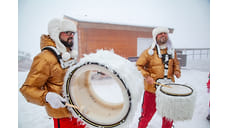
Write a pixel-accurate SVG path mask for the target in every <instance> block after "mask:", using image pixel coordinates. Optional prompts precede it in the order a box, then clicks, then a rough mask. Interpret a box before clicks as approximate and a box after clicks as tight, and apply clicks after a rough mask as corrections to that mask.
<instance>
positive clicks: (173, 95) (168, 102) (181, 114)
mask: <svg viewBox="0 0 228 128" xmlns="http://www.w3.org/2000/svg"><path fill="white" fill-rule="evenodd" d="M167 85H170V86H171V88H168V87H163V86H160V87H158V89H157V91H156V108H157V111H158V113H159V114H160V115H162V116H165V117H166V118H168V119H171V120H174V121H183V120H189V119H191V118H192V116H193V112H194V105H195V94H194V92H193V89H192V88H191V87H190V86H187V85H181V84H174V83H170V84H167Z"/></svg>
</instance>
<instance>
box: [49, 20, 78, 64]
mask: <svg viewBox="0 0 228 128" xmlns="http://www.w3.org/2000/svg"><path fill="white" fill-rule="evenodd" d="M66 31H71V32H76V31H77V27H76V25H75V24H74V23H73V22H72V21H70V20H66V19H58V18H54V19H52V20H51V21H50V22H49V23H48V33H49V35H50V37H51V39H52V40H53V41H54V42H55V44H56V48H57V50H58V51H59V52H60V53H61V54H62V58H63V60H64V61H67V60H69V59H70V58H76V57H77V53H78V52H77V51H76V50H71V51H70V52H67V48H66V47H65V46H64V45H63V43H62V42H61V41H60V39H59V34H60V33H61V32H66Z"/></svg>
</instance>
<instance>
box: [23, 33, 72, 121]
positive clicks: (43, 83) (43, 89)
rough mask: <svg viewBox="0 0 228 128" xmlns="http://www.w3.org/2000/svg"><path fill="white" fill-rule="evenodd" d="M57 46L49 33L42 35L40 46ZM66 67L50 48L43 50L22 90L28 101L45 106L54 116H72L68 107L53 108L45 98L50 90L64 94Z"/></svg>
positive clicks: (50, 114) (33, 64) (34, 61)
mask: <svg viewBox="0 0 228 128" xmlns="http://www.w3.org/2000/svg"><path fill="white" fill-rule="evenodd" d="M45 46H55V43H54V42H53V41H52V40H51V38H50V37H49V36H47V35H42V36H41V44H40V48H41V49H42V48H44V47H45ZM65 73H66V69H62V68H61V66H60V64H59V63H58V60H57V58H56V57H55V55H54V54H53V53H52V52H51V51H48V50H43V51H41V53H39V54H38V55H37V56H36V57H35V58H34V60H33V63H32V66H31V69H30V72H29V74H28V76H27V79H26V81H25V82H24V84H23V86H22V87H21V88H20V92H21V93H22V94H23V96H24V97H25V98H26V100H27V101H28V102H31V103H34V104H37V105H41V106H45V108H46V111H47V113H48V115H49V116H51V117H53V118H64V117H72V115H71V113H70V112H69V111H68V109H67V108H59V109H54V108H52V107H51V106H50V105H49V104H48V103H47V102H46V100H45V97H46V94H47V93H48V92H55V93H58V94H60V95H62V86H63V83H64V76H65Z"/></svg>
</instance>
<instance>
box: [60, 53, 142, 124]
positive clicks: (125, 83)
mask: <svg viewBox="0 0 228 128" xmlns="http://www.w3.org/2000/svg"><path fill="white" fill-rule="evenodd" d="M63 91H64V97H65V98H66V100H67V102H68V103H69V104H72V105H75V106H77V107H78V109H77V108H69V110H70V111H71V112H72V114H73V115H74V116H75V117H76V118H80V119H81V120H83V122H85V123H86V124H87V126H89V127H104V128H106V127H107V128H108V127H110V128H111V127H122V128H127V127H129V124H130V123H131V121H132V120H133V118H134V116H136V115H137V114H135V113H134V112H136V109H137V106H139V105H138V104H140V98H141V96H142V92H143V77H142V75H141V73H140V72H139V71H138V70H137V68H136V66H135V65H134V64H133V63H132V62H130V61H128V60H126V59H125V58H123V57H120V56H118V55H116V54H114V53H113V52H111V51H106V50H100V51H98V52H97V53H94V54H89V55H85V57H84V58H82V59H81V60H80V62H79V63H78V64H77V65H75V66H73V67H71V68H70V69H69V70H68V71H67V73H66V76H65V83H64V86H63Z"/></svg>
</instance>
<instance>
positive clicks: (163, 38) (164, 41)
mask: <svg viewBox="0 0 228 128" xmlns="http://www.w3.org/2000/svg"><path fill="white" fill-rule="evenodd" d="M167 41H168V38H166V37H161V38H159V39H157V43H158V44H165V43H166V42H167Z"/></svg>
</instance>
